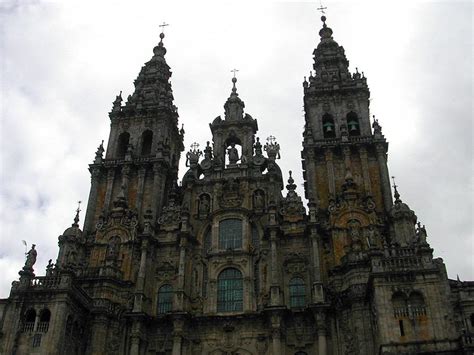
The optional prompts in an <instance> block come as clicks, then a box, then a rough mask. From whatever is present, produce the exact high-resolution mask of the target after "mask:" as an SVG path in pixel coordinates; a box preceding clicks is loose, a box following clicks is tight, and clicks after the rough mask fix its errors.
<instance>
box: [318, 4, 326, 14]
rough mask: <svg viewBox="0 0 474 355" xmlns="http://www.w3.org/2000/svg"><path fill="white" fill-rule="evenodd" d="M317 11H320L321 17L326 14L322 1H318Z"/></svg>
mask: <svg viewBox="0 0 474 355" xmlns="http://www.w3.org/2000/svg"><path fill="white" fill-rule="evenodd" d="M317 10H318V11H320V12H321V14H322V15H324V14H325V13H326V12H324V10H327V7H326V6H323V2H322V1H319V7H318V8H317Z"/></svg>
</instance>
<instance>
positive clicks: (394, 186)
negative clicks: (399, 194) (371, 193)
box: [392, 176, 398, 189]
mask: <svg viewBox="0 0 474 355" xmlns="http://www.w3.org/2000/svg"><path fill="white" fill-rule="evenodd" d="M392 180H393V188H394V189H396V188H397V187H398V186H397V184H395V176H392Z"/></svg>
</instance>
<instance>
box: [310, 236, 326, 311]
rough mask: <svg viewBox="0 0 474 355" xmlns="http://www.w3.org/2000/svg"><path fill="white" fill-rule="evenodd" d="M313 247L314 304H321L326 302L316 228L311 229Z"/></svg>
mask: <svg viewBox="0 0 474 355" xmlns="http://www.w3.org/2000/svg"><path fill="white" fill-rule="evenodd" d="M311 246H312V252H313V274H314V282H313V302H314V303H321V302H324V293H323V286H322V282H321V267H320V260H319V256H320V254H319V243H318V234H317V231H316V228H312V229H311Z"/></svg>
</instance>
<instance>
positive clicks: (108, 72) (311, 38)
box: [0, 0, 474, 297]
mask: <svg viewBox="0 0 474 355" xmlns="http://www.w3.org/2000/svg"><path fill="white" fill-rule="evenodd" d="M318 5H319V4H318V1H315V2H259V3H258V4H256V1H255V2H245V1H239V2H236V1H219V2H204V1H194V2H179V1H172V2H162V1H149V2H142V1H123V2H122V1H113V2H112V1H110V2H109V1H84V0H83V1H27V0H23V1H8V0H7V1H5V0H0V12H1V18H0V31H1V32H0V53H1V59H0V60H1V67H0V73H1V77H0V79H1V81H0V82H1V87H0V90H1V92H0V93H1V94H0V107H1V111H0V112H1V125H0V129H1V156H0V157H1V186H0V193H1V195H0V203H1V205H0V238H1V240H0V242H1V244H0V270H1V271H2V276H1V277H0V297H7V296H8V293H9V290H10V284H11V281H13V280H16V279H17V278H18V271H19V270H20V268H21V267H22V265H23V263H24V252H25V250H24V246H23V244H22V242H21V240H22V239H25V240H27V241H28V245H30V244H31V243H36V244H37V250H38V262H37V263H36V265H35V270H36V274H37V275H43V274H44V268H45V265H46V264H47V260H48V259H50V258H51V259H53V260H55V259H56V257H57V237H58V236H59V235H60V234H61V233H62V232H63V231H64V229H65V228H67V227H68V226H70V224H71V223H72V220H73V217H74V210H75V208H76V203H77V201H78V200H82V201H84V202H85V203H83V208H82V209H83V210H85V207H86V206H85V204H86V201H87V198H88V193H89V184H90V176H89V172H88V170H87V167H88V164H89V163H91V162H92V160H93V157H94V152H95V151H96V148H97V146H98V144H99V143H100V141H101V140H102V139H104V140H105V141H106V142H107V137H108V131H109V118H108V116H107V113H108V112H109V111H110V109H111V107H112V101H113V100H114V98H115V95H116V94H118V92H119V91H120V90H123V96H124V97H127V96H128V95H129V94H131V93H132V92H133V80H134V79H135V78H136V76H137V74H138V72H139V70H140V68H141V66H142V65H143V63H144V62H146V61H148V60H149V59H150V58H151V56H152V49H153V47H154V46H155V45H156V44H157V43H158V40H159V37H158V35H159V28H158V25H159V24H160V23H161V22H163V21H166V22H167V23H169V24H170V26H169V27H167V28H166V31H165V33H166V38H165V40H164V42H165V46H166V48H167V49H168V53H167V55H166V59H167V62H168V64H169V65H170V66H171V68H172V71H173V76H172V78H171V81H172V85H173V90H174V96H175V104H176V105H177V106H178V110H179V113H180V122H181V123H184V126H185V130H186V135H185V144H186V149H188V148H189V145H190V144H191V143H193V142H194V141H196V142H198V143H200V144H201V145H204V144H205V142H206V141H207V140H210V138H211V135H210V131H209V127H208V123H209V122H211V121H212V120H213V119H214V118H215V117H216V116H218V115H221V114H223V104H224V102H225V100H226V99H227V97H228V96H229V94H230V89H231V81H230V79H231V77H232V74H231V72H230V70H231V69H233V68H237V69H239V70H240V71H239V72H238V83H237V87H238V92H239V94H240V97H241V98H242V99H243V100H244V102H245V104H246V112H248V113H249V114H251V115H252V116H253V117H254V118H257V119H258V122H259V128H260V131H259V136H260V137H261V139H262V140H263V139H265V138H266V137H267V136H269V135H270V134H273V135H274V136H276V137H277V139H278V142H279V143H280V146H281V149H282V150H281V155H282V159H281V160H280V161H279V164H280V166H281V168H282V170H283V171H284V174H285V179H286V178H287V176H288V173H287V172H288V170H293V172H294V174H293V176H294V178H295V180H296V183H297V184H298V185H299V192H300V194H302V191H301V184H302V182H303V180H302V172H301V162H300V150H301V143H300V142H301V140H302V128H303V124H304V119H303V112H302V105H303V90H302V81H303V77H304V76H308V74H309V71H310V70H312V63H313V59H312V52H313V49H314V48H315V46H316V45H317V44H318V42H319V36H318V31H319V29H320V28H321V21H320V20H319V18H320V15H321V14H320V13H318V12H317V11H316V8H317V7H318ZM325 5H326V6H327V7H328V10H327V17H328V20H327V24H328V25H329V26H330V27H331V28H332V29H333V31H334V39H335V40H336V41H337V42H338V43H339V44H340V45H343V46H344V48H345V50H346V55H347V57H348V59H349V61H350V68H351V71H354V70H355V67H358V68H359V71H364V73H365V75H366V77H367V81H368V84H369V87H370V90H371V114H375V115H376V117H377V118H378V119H379V122H380V123H381V125H382V127H383V133H384V134H385V136H386V138H387V139H388V140H389V142H390V149H389V169H390V174H391V175H395V176H396V178H397V184H398V185H399V190H400V193H401V195H402V200H403V201H404V202H406V203H408V204H409V206H410V207H411V208H412V209H413V210H414V211H415V212H416V214H417V215H418V218H419V220H421V222H422V223H423V224H426V229H427V232H428V237H429V242H430V243H431V246H432V247H433V248H434V249H435V252H434V254H435V256H437V257H442V258H443V259H444V261H445V263H446V265H447V269H448V274H449V276H450V277H451V278H456V274H459V276H460V277H461V279H471V280H473V279H474V261H473V256H472V255H473V254H474V250H473V243H474V237H473V224H472V219H473V218H472V217H473V213H472V201H473V191H472V181H473V180H472V177H471V175H472V172H473V169H472V152H473V145H472V132H473V130H472V94H473V93H472V82H473V75H472V73H473V68H472V63H473V57H472V46H473V43H472V15H473V12H472V4H471V2H470V1H465V2H463V1H445V2H431V1H413V0H411V1H400V0H398V1H393V2H388V1H387V2H385V1H357V2H354V1H350V2H349V1H345V2H334V1H326V2H325ZM182 160H183V159H182ZM182 163H184V160H183V161H182ZM180 174H181V176H182V175H183V174H184V169H182V170H181V172H180ZM83 216H84V214H82V216H81V220H83Z"/></svg>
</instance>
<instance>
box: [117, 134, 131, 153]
mask: <svg viewBox="0 0 474 355" xmlns="http://www.w3.org/2000/svg"><path fill="white" fill-rule="evenodd" d="M129 142H130V134H129V133H128V132H123V133H120V136H119V137H118V141H117V158H123V157H125V153H127V149H128V143H129Z"/></svg>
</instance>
